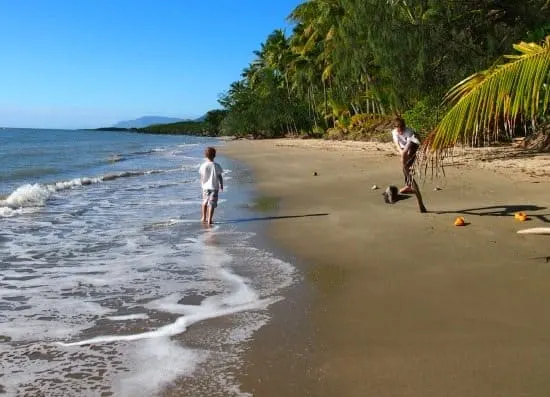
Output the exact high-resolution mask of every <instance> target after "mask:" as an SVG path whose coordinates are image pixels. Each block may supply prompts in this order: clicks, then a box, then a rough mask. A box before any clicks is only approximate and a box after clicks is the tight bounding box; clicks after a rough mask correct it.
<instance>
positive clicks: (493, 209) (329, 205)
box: [220, 140, 550, 397]
mask: <svg viewBox="0 0 550 397" xmlns="http://www.w3.org/2000/svg"><path fill="white" fill-rule="evenodd" d="M220 153H223V154H224V155H229V156H230V157H234V158H236V159H238V160H241V161H244V162H245V163H246V164H248V165H249V166H250V167H251V168H252V170H253V171H254V174H255V177H256V182H257V188H258V191H259V194H261V195H263V196H264V197H266V198H268V199H269V200H278V208H277V210H276V213H275V216H277V217H280V218H279V219H273V220H271V221H269V222H268V229H269V234H270V235H271V236H272V237H273V239H274V241H275V242H276V244H278V245H279V246H280V247H282V249H283V250H285V251H286V252H288V253H289V255H291V257H294V260H295V263H296V264H297V265H298V266H299V269H300V271H301V272H302V274H303V282H302V283H301V285H299V286H298V287H296V288H293V289H292V290H291V291H288V297H287V299H286V300H285V301H283V302H282V303H280V304H277V305H276V306H275V308H274V310H275V314H274V318H273V321H272V322H271V324H269V325H268V326H266V327H264V328H263V329H262V330H260V331H259V332H258V333H257V334H256V335H255V338H254V341H253V342H252V343H251V344H250V346H249V350H248V354H247V357H246V366H245V367H244V368H243V378H242V382H243V387H242V390H243V391H247V392H250V393H253V394H254V396H262V397H263V396H280V395H284V396H285V397H292V396H336V395H338V396H376V397H385V396H396V397H408V396H415V397H416V396H417V397H430V396H434V397H441V396H449V397H455V396H456V397H464V396H479V397H487V396H503V397H508V396H510V397H518V396H541V397H542V396H547V395H548V394H549V393H550V377H548V373H550V331H549V330H550V314H549V312H548V302H550V288H549V286H550V263H547V262H546V257H547V256H549V255H550V237H548V236H523V235H518V234H517V233H516V231H517V230H519V229H521V228H526V227H538V226H546V227H548V226H550V177H549V175H550V157H549V156H548V155H545V156H537V157H536V159H533V161H537V162H538V163H537V165H535V166H534V167H533V169H534V170H536V172H538V174H537V173H536V172H535V174H533V173H530V174H527V173H526V174H525V175H523V174H521V170H523V169H526V167H527V169H528V168H529V167H530V165H529V164H531V163H530V162H529V161H530V160H529V158H525V157H519V158H518V159H516V160H515V161H521V162H523V163H520V164H519V165H518V164H517V162H516V163H514V164H513V166H512V165H511V164H512V163H506V164H505V165H504V166H503V165H502V163H498V164H496V165H495V166H494V167H491V166H490V164H489V163H490V162H487V161H484V162H479V161H477V160H475V161H474V160H471V159H470V160H469V161H467V162H466V163H464V162H462V165H461V166H458V167H452V168H447V169H446V177H445V178H444V179H438V180H433V181H431V180H429V179H428V180H427V181H426V182H425V183H423V184H421V188H422V193H423V196H424V201H425V204H426V206H427V208H428V211H429V212H428V213H427V214H420V213H419V212H418V210H417V204H416V200H415V198H414V196H411V197H410V198H408V199H404V200H401V201H399V202H397V203H396V204H394V205H388V204H385V203H384V201H383V198H382V196H381V192H382V190H383V188H385V187H386V186H387V185H389V184H394V185H398V186H401V184H402V175H401V172H400V169H399V164H398V159H397V156H395V155H394V154H393V152H392V150H391V146H388V145H387V144H371V143H340V142H325V141H303V140H270V141H247V140H239V141H233V142H230V143H228V144H227V145H224V147H223V148H222V149H221V151H220ZM499 161H502V159H500V160H499ZM545 167H546V168H545ZM541 168H542V170H541ZM314 172H316V173H317V175H316V176H314ZM375 184H376V185H378V186H379V187H380V189H378V190H372V189H371V188H372V186H373V185H375ZM436 186H437V187H439V188H440V189H441V190H434V188H435V187H436ZM516 211H523V212H526V213H527V214H528V215H529V216H530V218H531V220H530V221H528V222H518V221H516V220H514V216H513V215H514V212H516ZM323 214H326V215H323ZM310 215H316V216H310ZM296 216H299V217H296ZM457 216H463V217H464V218H465V219H466V222H467V225H466V226H465V227H455V226H454V225H453V222H454V220H455V218H456V217H457Z"/></svg>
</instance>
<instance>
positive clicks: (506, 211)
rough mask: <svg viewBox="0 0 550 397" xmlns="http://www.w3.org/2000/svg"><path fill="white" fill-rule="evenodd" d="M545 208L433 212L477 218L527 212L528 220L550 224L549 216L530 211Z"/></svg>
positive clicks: (495, 207)
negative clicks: (475, 216) (474, 216)
mask: <svg viewBox="0 0 550 397" xmlns="http://www.w3.org/2000/svg"><path fill="white" fill-rule="evenodd" d="M545 209H546V207H539V206H538V205H530V204H511V205H493V206H490V207H479V208H467V209H464V210H455V211H434V213H436V214H463V215H477V216H514V213H516V212H520V211H521V212H527V213H528V215H529V218H537V219H539V220H541V221H542V222H545V223H550V218H549V217H550V214H533V213H531V211H541V210H545Z"/></svg>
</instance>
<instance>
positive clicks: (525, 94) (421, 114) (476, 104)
mask: <svg viewBox="0 0 550 397" xmlns="http://www.w3.org/2000/svg"><path fill="white" fill-rule="evenodd" d="M288 19H289V21H290V22H291V26H292V31H291V32H289V33H288V34H287V32H285V31H283V30H275V31H273V32H271V33H270V34H269V35H268V36H267V37H266V39H265V41H264V42H263V43H262V44H261V46H260V48H259V49H257V50H256V51H255V52H254V59H253V60H252V62H251V63H250V64H249V65H244V68H243V72H242V74H241V76H240V79H239V80H238V81H235V82H234V83H232V84H231V86H230V87H229V88H228V89H227V91H226V92H224V93H223V94H221V96H220V98H219V102H220V104H221V105H222V107H223V109H224V111H225V113H224V114H223V116H224V117H223V119H221V120H220V122H219V124H218V125H219V127H218V130H217V133H220V134H225V135H237V136H254V137H276V136H287V135H294V136H304V137H315V136H318V137H329V138H343V139H382V137H386V138H387V135H388V134H387V133H386V131H387V128H388V126H389V123H390V120H391V119H392V118H393V117H394V116H395V115H396V114H399V115H402V116H403V117H404V118H405V120H406V121H407V123H408V124H409V125H410V126H412V127H413V128H415V129H416V130H417V131H418V132H420V133H421V134H425V135H426V136H427V139H426V142H427V145H426V148H428V150H432V149H433V150H435V153H442V151H444V150H445V149H446V148H448V147H449V146H452V145H454V144H456V143H458V142H466V143H473V144H481V143H486V142H489V141H493V140H496V139H511V138H512V137H514V136H515V135H517V134H530V133H532V132H533V131H535V127H536V126H537V125H539V124H540V123H541V122H543V123H544V122H546V121H547V120H546V119H545V118H546V117H547V114H548V103H549V95H550V94H549V88H548V87H549V85H548V84H549V83H550V81H549V78H550V77H549V51H550V45H549V43H550V39H549V36H548V35H549V34H550V4H549V1H548V0H522V1H517V0H498V1H497V0H308V1H304V2H303V3H301V4H299V5H298V6H297V7H296V8H295V9H294V10H289V17H288ZM513 48H515V49H516V50H517V53H516V54H515V55H511V56H507V57H503V56H502V54H506V53H510V52H511V51H512V49H513ZM480 70H485V71H483V72H478V71H480ZM452 87H453V88H452ZM451 88H452V89H451ZM449 89H450V91H449Z"/></svg>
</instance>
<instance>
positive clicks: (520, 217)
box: [514, 212, 529, 222]
mask: <svg viewBox="0 0 550 397" xmlns="http://www.w3.org/2000/svg"><path fill="white" fill-rule="evenodd" d="M514 219H515V220H518V221H520V222H525V221H526V220H528V219H529V217H528V216H527V214H525V213H524V212H516V213H515V214H514Z"/></svg>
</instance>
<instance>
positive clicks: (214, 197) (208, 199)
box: [202, 189, 218, 208]
mask: <svg viewBox="0 0 550 397" xmlns="http://www.w3.org/2000/svg"><path fill="white" fill-rule="evenodd" d="M202 203H203V204H206V205H208V206H209V207H212V208H216V207H217V206H218V191H217V190H211V189H205V190H203V191H202Z"/></svg>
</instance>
